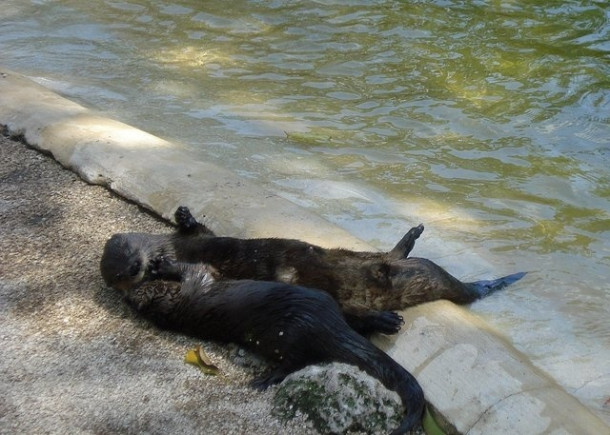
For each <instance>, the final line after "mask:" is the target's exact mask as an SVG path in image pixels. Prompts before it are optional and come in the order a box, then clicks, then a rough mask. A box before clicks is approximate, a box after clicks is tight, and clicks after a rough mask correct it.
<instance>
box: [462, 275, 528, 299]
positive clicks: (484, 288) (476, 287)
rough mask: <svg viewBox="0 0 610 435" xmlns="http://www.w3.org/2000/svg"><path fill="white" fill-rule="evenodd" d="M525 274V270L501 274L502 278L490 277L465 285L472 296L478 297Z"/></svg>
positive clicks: (502, 286)
mask: <svg viewBox="0 0 610 435" xmlns="http://www.w3.org/2000/svg"><path fill="white" fill-rule="evenodd" d="M526 274H527V272H519V273H513V274H512V275H507V276H503V277H502V278H498V279H492V280H489V281H476V282H469V283H466V284H465V285H466V287H468V289H469V290H470V291H471V292H472V293H473V296H474V297H475V298H476V299H480V298H483V297H485V296H487V295H489V294H491V293H493V292H495V291H498V290H500V289H503V288H504V287H506V286H508V285H511V284H512V283H514V282H517V281H519V280H520V279H521V278H523V277H524V276H525V275H526Z"/></svg>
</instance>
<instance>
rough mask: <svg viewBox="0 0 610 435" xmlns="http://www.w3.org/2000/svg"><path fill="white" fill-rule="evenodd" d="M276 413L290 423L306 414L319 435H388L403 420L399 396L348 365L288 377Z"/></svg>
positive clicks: (312, 369) (315, 368)
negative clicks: (363, 434) (349, 433)
mask: <svg viewBox="0 0 610 435" xmlns="http://www.w3.org/2000/svg"><path fill="white" fill-rule="evenodd" d="M273 405H274V407H273V412H274V414H275V415H277V416H278V417H280V418H282V419H284V420H288V419H291V418H293V417H295V416H296V415H297V414H299V413H300V414H304V415H305V416H307V418H308V419H309V420H310V421H311V422H312V424H313V426H314V427H315V428H316V430H318V431H319V432H320V433H324V434H328V433H345V432H347V431H355V432H358V431H362V432H366V433H384V434H386V433H388V432H391V431H392V429H395V428H396V427H397V426H398V425H399V423H400V420H401V419H402V413H403V407H402V403H401V402H400V398H399V397H398V394H396V393H395V392H393V391H390V390H388V389H386V388H385V387H384V386H383V385H382V384H381V382H379V381H378V380H377V379H374V378H372V377H371V376H369V375H367V374H366V373H364V372H362V371H360V370H359V369H357V368H356V367H354V366H350V365H347V364H339V363H334V364H329V365H326V366H309V367H307V368H305V369H303V370H301V371H299V372H296V373H293V374H292V375H290V376H288V377H287V378H286V379H285V380H284V382H282V384H281V385H280V386H279V388H278V391H277V393H276V395H275V398H274V403H273Z"/></svg>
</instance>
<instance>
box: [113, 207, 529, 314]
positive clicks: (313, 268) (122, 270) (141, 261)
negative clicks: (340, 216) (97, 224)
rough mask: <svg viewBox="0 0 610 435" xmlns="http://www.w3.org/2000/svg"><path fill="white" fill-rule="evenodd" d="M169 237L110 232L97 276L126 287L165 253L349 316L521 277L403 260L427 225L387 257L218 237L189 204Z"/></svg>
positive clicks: (473, 291) (458, 295) (462, 299)
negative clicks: (312, 298)
mask: <svg viewBox="0 0 610 435" xmlns="http://www.w3.org/2000/svg"><path fill="white" fill-rule="evenodd" d="M175 217H176V222H177V224H178V230H177V231H176V232H175V233H173V234H165V235H156V234H142V233H123V234H115V235H114V236H112V237H111V238H110V239H109V240H108V241H107V243H106V246H105V248H104V253H103V256H102V261H101V271H102V276H103V277H104V279H105V281H106V283H107V284H109V285H110V286H113V287H115V288H119V289H121V288H123V289H126V288H130V287H132V286H136V285H139V283H141V282H142V281H143V280H145V279H147V278H148V275H149V271H148V269H149V267H150V264H151V261H154V260H155V259H157V258H159V257H160V256H169V257H170V258H174V259H176V260H178V261H184V262H189V263H199V262H203V263H207V264H210V265H212V266H213V267H214V268H216V269H217V270H218V271H219V273H220V275H221V276H222V277H223V278H226V279H255V280H265V281H281V282H285V283H289V284H298V285H302V286H306V287H312V288H317V289H321V290H325V291H327V292H329V293H330V294H331V295H332V296H333V297H334V298H335V299H336V300H337V301H338V302H339V304H340V305H341V306H342V308H343V310H344V314H345V315H346V316H347V317H348V318H352V316H356V318H358V317H361V316H364V315H366V314H367V313H368V312H369V311H370V310H400V309H404V308H406V307H409V306H412V305H416V304H420V303H423V302H429V301H434V300H438V299H448V300H450V301H453V302H455V303H458V304H465V303H469V302H473V301H474V300H476V299H479V298H481V297H483V296H486V295H488V294H489V293H491V292H493V291H496V290H499V289H501V288H503V287H505V286H507V285H509V284H511V283H513V282H515V281H517V280H519V279H520V278H522V277H523V276H524V275H525V273H516V274H513V275H509V276H506V277H503V278H499V279H496V280H492V281H477V282H472V283H463V282H461V281H460V280H458V279H457V278H455V277H453V276H452V275H450V274H449V273H448V272H447V271H445V270H444V269H443V268H442V267H440V266H438V265H437V264H435V263H433V262H432V261H430V260H427V259H424V258H414V257H411V258H407V256H408V254H409V252H411V250H412V249H413V246H414V244H415V241H416V240H417V238H419V236H420V235H421V233H422V232H423V230H424V228H423V225H419V226H417V227H414V228H412V229H411V230H409V232H408V233H407V234H406V235H405V236H404V237H403V238H402V239H401V240H400V241H399V242H398V244H397V245H396V246H395V247H394V248H393V249H392V250H391V251H389V252H355V251H349V250H346V249H324V248H321V247H318V246H315V245H312V244H310V243H306V242H303V241H299V240H292V239H237V238H233V237H218V236H216V235H215V234H214V233H213V232H212V231H211V230H210V229H208V228H207V227H206V226H205V225H203V224H201V223H199V222H197V221H196V220H195V218H194V217H193V216H192V215H191V213H190V211H189V209H188V208H186V207H179V208H178V209H177V210H176V213H175Z"/></svg>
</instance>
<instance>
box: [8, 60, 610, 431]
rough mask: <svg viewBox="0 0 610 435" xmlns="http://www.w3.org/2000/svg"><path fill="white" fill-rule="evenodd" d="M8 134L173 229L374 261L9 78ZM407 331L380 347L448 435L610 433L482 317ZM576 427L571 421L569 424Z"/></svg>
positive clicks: (431, 313) (221, 175) (275, 203)
mask: <svg viewBox="0 0 610 435" xmlns="http://www.w3.org/2000/svg"><path fill="white" fill-rule="evenodd" d="M0 124H3V125H6V126H7V128H8V129H9V130H10V131H11V132H13V133H15V134H23V136H24V138H25V140H26V141H27V142H28V143H29V144H31V145H32V146H34V147H37V148H38V149H40V150H42V151H45V152H49V153H51V154H52V155H53V156H54V157H55V158H56V159H57V160H58V161H59V162H61V163H62V164H63V165H64V166H66V167H69V168H71V169H72V170H74V171H75V172H77V173H79V174H80V175H81V176H82V177H83V178H84V179H85V180H87V181H89V182H91V183H97V184H102V185H105V186H107V187H108V188H110V189H112V190H114V191H115V192H117V193H118V194H120V195H122V196H124V197H125V198H128V199H130V200H133V201H135V202H137V203H139V204H141V205H143V206H145V207H146V208H149V209H150V210H153V211H154V212H155V213H157V214H159V215H161V216H163V217H165V218H169V217H170V216H171V215H172V213H173V212H174V210H175V209H176V207H177V206H178V205H180V204H185V205H188V206H189V207H190V208H191V210H192V211H193V212H194V214H195V215H196V216H199V217H200V216H202V215H203V214H205V215H206V216H207V218H206V223H208V224H209V225H210V226H211V227H212V228H213V229H214V230H215V231H217V232H218V233H219V234H230V235H234V236H245V237H263V236H283V237H286V236H289V237H294V238H300V239H304V240H308V241H310V242H313V243H317V244H319V245H322V246H341V247H346V248H352V249H370V247H369V246H367V245H366V244H365V243H364V242H362V241H360V240H358V239H357V238H355V237H353V236H352V235H350V234H349V233H347V232H346V231H344V230H342V229H340V228H338V227H336V226H334V225H331V224H330V223H328V222H327V221H325V220H324V219H322V218H320V217H319V216H317V215H315V214H312V213H310V212H308V211H307V210H304V209H302V208H300V207H297V206H296V205H294V204H292V203H290V202H288V201H286V200H283V199H281V198H279V197H277V196H276V195H274V194H273V193H271V192H268V191H265V190H263V189H261V188H259V187H258V186H255V185H253V183H251V182H250V181H245V180H243V179H241V178H239V177H237V176H236V175H234V174H233V173H231V172H230V171H227V170H225V169H223V168H219V167H217V166H214V165H211V164H209V163H207V162H204V161H195V160H193V158H192V157H191V156H190V155H189V154H188V153H187V151H186V150H185V149H183V148H181V147H180V146H178V145H175V144H172V143H170V142H167V141H164V140H162V139H160V138H157V137H154V136H152V135H150V134H148V133H145V132H142V131H140V130H137V129H135V128H133V127H130V126H128V125H126V124H123V123H120V122H117V121H113V120H110V119H107V118H104V117H101V116H99V115H96V114H95V113H93V112H91V111H89V110H87V109H86V108H84V107H82V106H80V105H78V104H76V103H74V102H71V101H69V100H67V99H65V98H62V97H61V96H59V95H57V94H55V93H53V92H51V91H49V90H47V89H45V88H43V87H41V86H39V85H37V84H35V83H33V82H32V81H30V80H28V79H27V78H25V77H22V76H20V75H18V74H15V73H12V72H10V71H7V70H4V69H2V68H0ZM403 315H404V316H405V320H406V324H405V328H404V331H403V332H402V333H401V334H400V335H398V336H397V337H393V338H392V339H390V338H379V339H378V340H377V341H376V342H377V343H378V344H379V345H381V346H382V347H384V349H386V350H387V351H388V353H389V354H390V355H391V356H393V357H394V358H395V359H396V360H397V361H399V362H400V363H401V364H403V365H404V366H405V367H406V368H408V369H409V370H411V371H412V372H413V373H414V374H415V375H416V376H417V377H418V379H419V380H420V382H421V384H422V386H423V388H424V391H425V392H426V397H427V399H428V401H429V403H430V405H431V407H432V409H433V411H434V414H435V415H436V416H437V417H438V419H439V420H440V421H441V424H442V425H443V427H444V428H445V430H447V432H450V433H454V432H458V433H466V432H470V431H472V432H473V433H475V432H476V433H478V432H485V433H510V434H514V433H528V434H537V433H548V432H554V431H558V432H557V433H559V432H561V433H574V434H576V433H578V434H583V433H590V434H604V433H610V428H609V427H608V426H607V425H606V424H605V423H604V422H603V421H601V420H600V419H599V418H598V417H596V416H595V415H593V414H592V413H591V412H590V411H589V410H588V409H587V408H585V407H584V406H582V405H581V404H580V403H579V402H578V401H577V400H576V399H574V398H573V397H572V396H570V395H569V394H567V393H566V392H565V391H564V390H563V389H562V388H561V387H559V386H558V385H557V384H556V383H555V382H554V381H553V380H552V379H551V378H549V377H548V376H547V375H545V374H544V373H542V372H540V371H539V370H538V369H536V368H535V367H533V366H532V364H531V363H530V362H529V361H528V360H527V358H526V357H525V356H524V355H522V354H520V353H519V352H517V351H516V350H515V349H514V348H513V347H512V346H510V345H509V344H508V343H506V342H505V341H504V340H503V339H502V338H501V337H500V336H499V335H498V334H496V333H495V332H493V331H491V330H490V329H489V327H488V326H487V325H486V324H485V323H483V322H481V321H480V320H479V319H478V318H476V317H475V316H473V315H471V314H469V313H467V312H466V311H465V310H463V309H461V308H459V307H457V306H455V305H453V304H451V303H448V302H435V303H432V304H427V305H424V306H421V307H416V308H413V309H410V310H408V311H405V312H404V313H403ZM568 416H569V418H568Z"/></svg>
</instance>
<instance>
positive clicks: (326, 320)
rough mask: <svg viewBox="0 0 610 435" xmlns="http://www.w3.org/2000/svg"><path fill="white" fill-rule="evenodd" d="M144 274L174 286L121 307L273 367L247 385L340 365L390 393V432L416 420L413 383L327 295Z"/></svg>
mask: <svg viewBox="0 0 610 435" xmlns="http://www.w3.org/2000/svg"><path fill="white" fill-rule="evenodd" d="M150 273H151V275H152V276H153V277H154V278H160V279H170V280H176V279H180V280H181V284H180V285H174V286H171V285H160V286H154V285H151V284H154V283H148V284H147V285H146V286H141V287H135V288H129V289H127V290H125V291H124V296H125V298H126V300H127V301H128V303H129V304H130V305H131V306H133V307H134V308H135V309H136V310H137V311H138V312H139V313H141V314H142V315H143V316H144V317H146V318H148V319H149V320H151V321H152V322H153V323H155V324H157V325H158V326H159V327H162V328H164V329H169V330H173V331H178V332H182V333H186V334H188V335H191V336H195V337H199V338H202V339H210V340H215V341H220V342H233V343H237V344H239V345H242V346H244V347H246V348H248V349H250V350H252V351H254V352H255V353H258V354H260V355H262V356H264V357H266V358H267V359H269V360H272V361H274V362H275V363H277V367H276V368H275V369H273V370H272V371H271V372H270V373H268V374H267V375H266V376H264V377H261V378H259V379H257V380H255V381H254V382H253V385H254V386H255V387H257V388H261V389H265V388H267V387H268V386H270V385H273V384H276V383H279V382H281V381H282V380H283V379H284V378H285V377H286V376H287V375H289V374H290V373H293V372H295V371H297V370H300V369H302V368H304V367H305V366H307V365H310V364H318V363H325V362H343V363H347V364H351V365H355V366H357V367H358V368H360V369H361V370H363V371H364V372H366V373H368V374H369V375H371V376H373V377H375V378H377V379H379V381H381V383H382V384H383V385H385V386H386V388H388V389H390V390H393V391H396V392H397V393H398V395H399V397H400V398H401V401H402V403H403V405H404V407H405V414H404V417H403V420H402V421H401V424H400V426H399V427H398V428H397V429H396V430H395V431H394V432H393V433H395V434H399V433H405V432H406V431H408V430H410V429H411V428H413V427H414V426H415V425H416V424H418V423H419V422H420V421H421V418H422V413H423V409H424V394H423V391H422V389H421V387H420V385H419V384H418V382H417V380H416V379H415V378H414V377H413V375H411V374H410V373H409V372H408V371H407V370H405V369H404V368H403V367H401V366H400V365H399V364H398V363H396V362H395V361H394V360H393V359H392V358H390V357H389V356H388V355H387V354H385V353H384V352H383V351H381V350H380V349H378V348H377V347H375V346H374V345H373V344H371V343H370V342H369V341H368V340H367V339H366V338H364V337H362V336H361V335H359V334H358V333H357V332H355V331H354V330H352V328H350V327H349V326H348V324H347V323H346V321H345V319H344V318H343V316H342V314H341V311H340V309H339V306H338V304H337V303H336V302H335V301H334V300H333V298H332V297H330V295H329V294H328V293H326V292H324V291H319V290H312V289H309V288H305V287H299V286H294V285H290V284H285V283H279V282H268V281H252V280H241V281H233V280H221V281H217V280H216V279H215V276H216V271H215V270H214V269H213V268H212V267H210V266H208V265H205V264H185V263H174V262H173V261H171V260H169V259H167V258H161V259H156V260H155V261H153V262H152V264H151V267H150Z"/></svg>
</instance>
